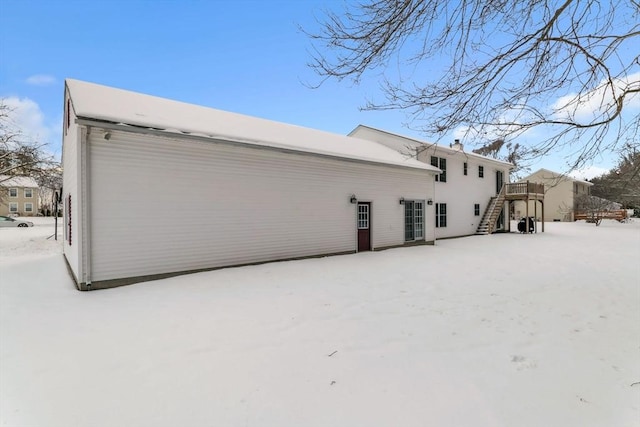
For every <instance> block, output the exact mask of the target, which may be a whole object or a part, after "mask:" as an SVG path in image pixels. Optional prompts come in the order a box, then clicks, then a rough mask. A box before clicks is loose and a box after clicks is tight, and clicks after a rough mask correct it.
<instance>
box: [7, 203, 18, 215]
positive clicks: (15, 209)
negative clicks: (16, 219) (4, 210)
mask: <svg viewBox="0 0 640 427" xmlns="http://www.w3.org/2000/svg"><path fill="white" fill-rule="evenodd" d="M9 212H12V213H15V212H18V204H17V203H9Z"/></svg>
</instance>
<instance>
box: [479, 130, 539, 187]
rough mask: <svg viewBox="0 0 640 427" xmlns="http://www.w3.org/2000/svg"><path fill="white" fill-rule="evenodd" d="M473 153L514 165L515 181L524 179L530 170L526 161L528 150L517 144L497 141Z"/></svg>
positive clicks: (502, 140)
mask: <svg viewBox="0 0 640 427" xmlns="http://www.w3.org/2000/svg"><path fill="white" fill-rule="evenodd" d="M503 149H505V150H506V153H503V151H504V150H503ZM472 152H473V153H475V154H480V155H481V156H486V157H491V158H493V159H499V160H504V161H505V162H509V163H511V164H513V169H512V170H511V177H512V178H513V179H514V180H518V179H520V178H522V174H523V173H524V172H528V171H529V170H530V168H529V165H528V164H527V163H526V160H525V158H526V149H525V147H524V146H522V145H520V143H517V142H516V143H514V142H505V140H504V139H496V140H495V141H492V142H488V143H486V144H485V145H483V146H481V147H478V148H476V149H475V150H472Z"/></svg>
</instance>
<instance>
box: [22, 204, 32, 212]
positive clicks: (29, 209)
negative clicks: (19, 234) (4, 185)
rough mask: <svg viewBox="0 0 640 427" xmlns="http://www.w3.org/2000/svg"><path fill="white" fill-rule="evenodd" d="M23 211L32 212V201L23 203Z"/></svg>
mask: <svg viewBox="0 0 640 427" xmlns="http://www.w3.org/2000/svg"><path fill="white" fill-rule="evenodd" d="M24 211H25V212H33V203H25V204H24Z"/></svg>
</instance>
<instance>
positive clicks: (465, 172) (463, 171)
mask: <svg viewBox="0 0 640 427" xmlns="http://www.w3.org/2000/svg"><path fill="white" fill-rule="evenodd" d="M468 166H469V165H468V164H467V162H464V163H463V164H462V173H463V174H464V175H465V176H466V175H467V168H468Z"/></svg>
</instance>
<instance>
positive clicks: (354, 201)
mask: <svg viewBox="0 0 640 427" xmlns="http://www.w3.org/2000/svg"><path fill="white" fill-rule="evenodd" d="M349 203H351V204H355V203H358V199H357V198H356V195H355V194H352V195H351V198H350V199H349Z"/></svg>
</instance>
